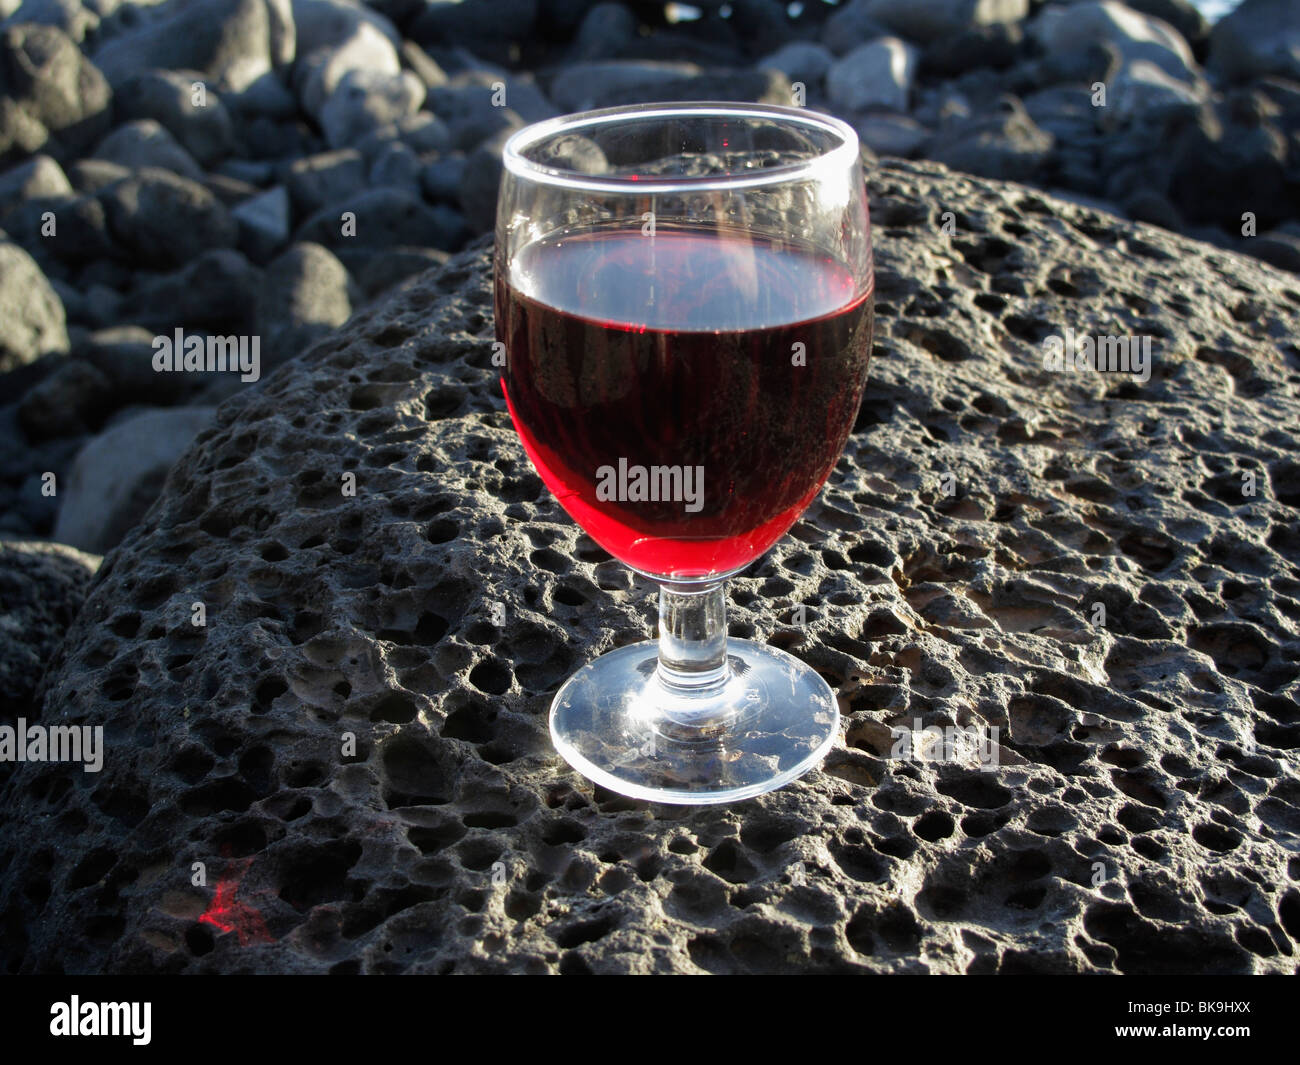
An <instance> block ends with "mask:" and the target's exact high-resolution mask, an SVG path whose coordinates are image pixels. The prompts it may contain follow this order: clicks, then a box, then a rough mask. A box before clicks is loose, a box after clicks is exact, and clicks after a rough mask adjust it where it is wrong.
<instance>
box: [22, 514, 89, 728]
mask: <svg viewBox="0 0 1300 1065" xmlns="http://www.w3.org/2000/svg"><path fill="white" fill-rule="evenodd" d="M100 561H101V559H100V558H99V556H97V555H89V554H86V553H85V552H84V551H78V550H77V549H76V548H72V547H68V546H67V545H65V544H51V543H45V542H43V541H30V542H24V541H21V540H0V604H3V605H0V720H3V721H4V722H5V723H6V724H12V723H13V722H14V721H15V719H17V718H19V717H24V716H29V715H32V713H33V711H34V709H35V706H34V704H33V701H32V700H33V697H34V696H35V694H36V689H37V687H38V685H39V683H40V679H41V676H42V674H44V672H45V666H46V663H48V662H49V661H50V659H51V658H53V656H54V651H55V648H57V647H58V646H59V644H60V643H62V642H63V637H64V634H65V633H66V632H67V630H68V626H69V625H71V624H72V619H73V618H75V617H76V616H77V611H78V610H80V609H81V604H82V602H83V601H84V600H85V598H86V591H87V589H89V587H90V582H91V579H92V578H93V577H94V575H95V571H96V570H97V569H98V568H99V563H100Z"/></svg>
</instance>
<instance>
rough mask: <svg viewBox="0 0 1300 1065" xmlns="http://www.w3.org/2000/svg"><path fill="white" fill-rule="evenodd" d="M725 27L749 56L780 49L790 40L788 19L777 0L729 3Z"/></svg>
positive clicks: (782, 5) (746, 0)
mask: <svg viewBox="0 0 1300 1065" xmlns="http://www.w3.org/2000/svg"><path fill="white" fill-rule="evenodd" d="M730 7H731V15H730V17H729V18H728V19H727V22H728V24H729V25H730V28H731V29H732V31H733V32H734V33H735V34H736V36H737V37H738V38H739V39H740V40H741V41H743V42H744V43H745V45H746V47H747V48H748V49H749V50H750V52H751V53H759V54H762V53H765V52H771V51H774V50H775V49H777V48H780V47H781V46H782V45H784V44H785V43H786V42H787V41H789V39H790V29H791V26H790V17H789V15H787V14H786V5H785V4H782V3H780V0H732V2H731V5H730Z"/></svg>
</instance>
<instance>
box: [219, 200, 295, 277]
mask: <svg viewBox="0 0 1300 1065" xmlns="http://www.w3.org/2000/svg"><path fill="white" fill-rule="evenodd" d="M290 213H291V212H290V209H289V191H288V189H286V188H285V187H284V186H283V185H277V186H276V187H275V188H273V189H267V191H266V192H263V193H260V194H259V195H257V196H254V197H253V198H252V199H249V200H245V201H244V202H243V203H241V204H240V205H239V206H238V207H236V208H234V209H233V210H232V211H231V212H230V217H231V218H233V219H234V220H235V222H236V224H237V225H238V226H239V246H240V247H241V248H242V249H243V250H244V252H245V254H246V255H248V256H249V258H251V259H253V260H254V261H255V262H265V261H266V260H267V259H269V258H271V257H272V256H273V255H274V254H275V253H276V252H277V251H278V250H279V249H280V248H282V247H283V246H284V244H285V242H287V241H288V239H289V234H290V232H291V231H292V227H291V219H290Z"/></svg>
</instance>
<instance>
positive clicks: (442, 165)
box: [420, 155, 465, 200]
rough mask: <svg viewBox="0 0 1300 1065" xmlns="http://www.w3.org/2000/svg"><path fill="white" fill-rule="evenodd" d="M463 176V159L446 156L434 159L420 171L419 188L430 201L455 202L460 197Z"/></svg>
mask: <svg viewBox="0 0 1300 1065" xmlns="http://www.w3.org/2000/svg"><path fill="white" fill-rule="evenodd" d="M464 174H465V157H464V156H463V155H448V156H446V157H445V158H442V159H435V160H434V161H433V162H432V163H430V164H429V165H428V166H426V167H425V168H424V169H423V170H421V171H420V187H421V188H423V189H424V194H425V195H426V196H427V197H428V198H429V199H431V200H455V199H457V198H458V197H459V195H460V182H461V178H462V177H463V176H464Z"/></svg>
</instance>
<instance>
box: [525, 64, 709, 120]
mask: <svg viewBox="0 0 1300 1065" xmlns="http://www.w3.org/2000/svg"><path fill="white" fill-rule="evenodd" d="M699 73H701V70H700V68H699V67H697V66H696V65H695V64H693V63H667V62H659V63H651V62H645V61H641V60H607V61H605V62H603V63H571V64H569V65H567V66H565V67H564V69H563V70H561V71H560V72H559V73H558V74H557V75H556V76H555V77H554V78H553V79H552V80H551V83H550V85H549V86H548V95H549V96H550V98H551V99H552V100H553V101H554V102H555V105H556V106H557V107H558V108H560V110H561V111H566V112H573V111H587V110H590V109H591V108H593V107H603V106H606V103H605V101H607V100H608V99H610V98H611V97H612V96H613V94H614V93H616V92H619V91H622V90H627V89H634V90H637V91H644V92H646V93H647V94H648V95H653V90H654V89H655V88H657V87H659V86H662V85H666V84H668V83H671V82H675V81H679V80H681V79H682V78H688V77H691V76H693V75H695V74H699Z"/></svg>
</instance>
